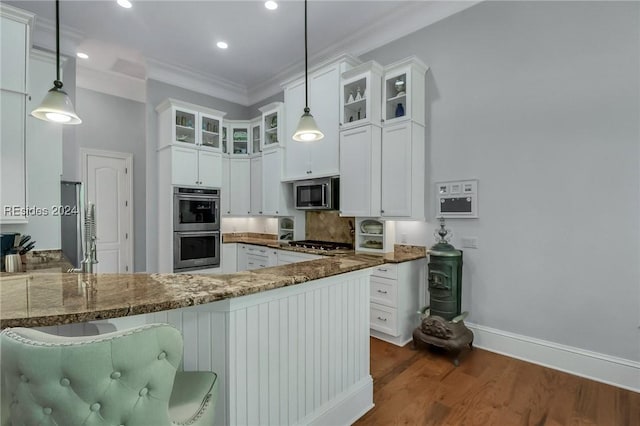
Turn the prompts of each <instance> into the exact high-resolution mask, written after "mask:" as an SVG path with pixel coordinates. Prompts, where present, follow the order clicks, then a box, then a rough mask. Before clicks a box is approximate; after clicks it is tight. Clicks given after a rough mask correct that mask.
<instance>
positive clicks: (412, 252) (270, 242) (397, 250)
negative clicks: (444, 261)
mask: <svg viewBox="0 0 640 426" xmlns="http://www.w3.org/2000/svg"><path fill="white" fill-rule="evenodd" d="M222 240H223V241H222V242H223V243H225V244H227V243H238V244H253V245H257V246H264V247H270V248H275V249H280V250H289V251H297V252H300V253H309V254H319V255H322V256H349V255H354V254H359V253H357V252H354V251H353V250H330V251H327V250H313V249H308V248H303V247H293V246H290V245H289V243H287V242H281V241H278V240H276V239H275V235H274V238H264V237H263V238H261V237H258V236H249V235H247V234H224V235H223V236H222ZM393 249H394V250H393V251H392V252H388V253H382V254H372V253H367V254H368V255H371V256H378V257H382V259H383V260H384V262H385V263H402V262H409V261H411V260H416V259H421V258H423V257H426V256H427V249H426V247H424V246H410V245H405V244H396V245H395V246H394V248H393Z"/></svg>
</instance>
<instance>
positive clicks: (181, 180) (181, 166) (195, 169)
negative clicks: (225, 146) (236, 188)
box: [163, 146, 222, 188]
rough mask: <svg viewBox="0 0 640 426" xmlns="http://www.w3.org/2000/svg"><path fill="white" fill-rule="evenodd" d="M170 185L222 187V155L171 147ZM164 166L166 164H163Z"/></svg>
mask: <svg viewBox="0 0 640 426" xmlns="http://www.w3.org/2000/svg"><path fill="white" fill-rule="evenodd" d="M170 150H171V165H170V168H171V176H172V178H171V183H172V184H173V185H177V186H206V187H210V188H220V187H221V186H222V155H221V154H219V153H215V152H208V151H201V150H198V149H193V148H182V147H178V146H172V147H171V148H170ZM163 164H165V165H166V163H163Z"/></svg>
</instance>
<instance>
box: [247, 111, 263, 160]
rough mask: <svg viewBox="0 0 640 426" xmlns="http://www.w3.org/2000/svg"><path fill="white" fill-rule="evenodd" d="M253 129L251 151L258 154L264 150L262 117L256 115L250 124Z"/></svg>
mask: <svg viewBox="0 0 640 426" xmlns="http://www.w3.org/2000/svg"><path fill="white" fill-rule="evenodd" d="M249 129H250V131H251V153H252V154H254V155H256V154H260V153H261V152H262V117H256V118H254V119H253V120H251V123H250V124H249Z"/></svg>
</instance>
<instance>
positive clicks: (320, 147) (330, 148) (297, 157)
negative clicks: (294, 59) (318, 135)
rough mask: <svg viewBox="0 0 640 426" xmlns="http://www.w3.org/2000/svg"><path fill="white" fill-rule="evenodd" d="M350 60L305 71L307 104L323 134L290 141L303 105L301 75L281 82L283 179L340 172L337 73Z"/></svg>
mask: <svg viewBox="0 0 640 426" xmlns="http://www.w3.org/2000/svg"><path fill="white" fill-rule="evenodd" d="M353 64H354V62H353V61H352V60H349V59H348V58H342V59H341V60H339V61H336V62H333V63H331V64H328V65H325V66H322V67H321V68H319V69H318V70H316V71H314V72H312V73H310V75H309V108H310V109H311V115H313V117H314V118H315V120H316V123H317V125H318V127H319V128H320V130H321V131H322V133H324V138H323V139H321V140H319V141H316V142H297V141H293V139H292V138H293V134H294V133H295V130H296V128H297V127H298V122H299V121H300V116H301V115H302V113H303V110H304V105H305V86H304V79H301V80H298V81H296V82H294V83H291V84H289V85H287V86H285V90H284V102H285V105H286V108H285V117H286V118H285V129H286V131H285V139H286V146H287V149H286V155H285V180H289V181H291V180H297V179H307V178H315V177H326V176H336V175H338V174H339V173H340V167H339V164H340V158H339V152H340V148H339V147H340V135H339V130H340V124H339V123H340V99H341V96H340V76H341V75H342V72H344V71H346V70H347V69H350V68H351V67H352V65H353Z"/></svg>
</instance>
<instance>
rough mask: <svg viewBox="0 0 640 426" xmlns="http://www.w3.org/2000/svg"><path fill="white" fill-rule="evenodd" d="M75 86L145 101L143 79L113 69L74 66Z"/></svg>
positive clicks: (145, 90) (145, 93)
mask: <svg viewBox="0 0 640 426" xmlns="http://www.w3.org/2000/svg"><path fill="white" fill-rule="evenodd" d="M76 87H80V88H83V89H89V90H93V91H94V92H100V93H105V94H107V95H111V96H117V97H120V98H125V99H129V100H132V101H136V102H142V103H145V102H147V84H146V81H145V80H142V79H138V78H134V77H130V76H128V75H124V74H121V73H117V72H113V71H104V70H98V69H94V68H88V67H85V66H80V65H78V66H77V67H76Z"/></svg>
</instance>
